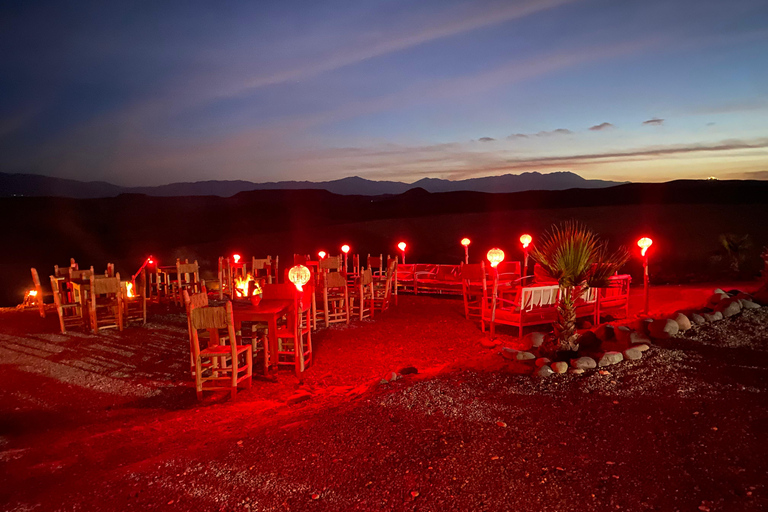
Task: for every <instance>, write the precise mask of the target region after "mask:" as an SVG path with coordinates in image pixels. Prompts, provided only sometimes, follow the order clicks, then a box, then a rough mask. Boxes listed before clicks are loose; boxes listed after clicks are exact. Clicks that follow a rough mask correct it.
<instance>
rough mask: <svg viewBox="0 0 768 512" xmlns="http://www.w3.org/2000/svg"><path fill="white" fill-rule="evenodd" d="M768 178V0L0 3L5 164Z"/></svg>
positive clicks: (137, 173)
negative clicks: (527, 172)
mask: <svg viewBox="0 0 768 512" xmlns="http://www.w3.org/2000/svg"><path fill="white" fill-rule="evenodd" d="M524 171H541V172H552V171H573V172H576V173H578V174H580V175H582V176H584V177H585V178H599V179H616V180H630V181H667V180H670V179H677V178H705V177H707V176H716V177H718V178H722V179H725V178H752V179H768V2H766V0H717V1H708V0H691V1H689V0H639V1H634V0H522V1H517V0H514V1H513V0H507V1H490V0H489V1H485V0H482V1H459V0H419V1H413V0H380V1H365V0H355V1H345V2H342V1H335V0H323V1H316V0H315V1H292V0H280V1H268V0H260V1H242V2H230V1H226V0H217V1H209V2H201V1H195V0H184V1H179V2H174V1H153V0H147V1H133V2H131V1H125V2H103V1H74V0H70V1H66V2H65V1H59V2H35V1H30V0H26V1H20V2H13V1H11V2H9V1H8V0H6V1H5V2H2V4H0V172H31V173H38V174H45V175H49V176H57V177H63V178H73V179H80V180H105V181H110V182H113V183H116V184H120V185H159V184H164V183H170V182H175V181H197V180H203V179H245V180H250V181H257V182H260V181H276V180H290V179H296V180H305V179H307V180H313V181H325V180H331V179H337V178H343V177H346V176H362V177H364V178H369V179H376V180H396V181H406V182H413V181H416V180H418V179H420V178H423V177H439V178H447V179H464V178H470V177H481V176H488V175H495V174H505V173H519V172H524Z"/></svg>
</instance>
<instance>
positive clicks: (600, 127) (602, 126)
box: [589, 123, 614, 132]
mask: <svg viewBox="0 0 768 512" xmlns="http://www.w3.org/2000/svg"><path fill="white" fill-rule="evenodd" d="M608 128H614V126H613V125H612V124H611V123H600V124H596V125H595V126H590V127H589V129H590V130H592V131H593V132H599V131H601V130H607V129H608Z"/></svg>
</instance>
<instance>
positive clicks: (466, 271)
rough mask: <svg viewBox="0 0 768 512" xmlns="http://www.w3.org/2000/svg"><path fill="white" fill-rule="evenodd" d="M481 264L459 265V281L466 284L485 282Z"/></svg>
mask: <svg viewBox="0 0 768 512" xmlns="http://www.w3.org/2000/svg"><path fill="white" fill-rule="evenodd" d="M483 267H484V265H483V264H482V263H463V264H462V265H461V270H460V275H461V279H462V280H463V281H464V282H465V283H466V284H478V283H482V282H484V281H485V269H484V268H483Z"/></svg>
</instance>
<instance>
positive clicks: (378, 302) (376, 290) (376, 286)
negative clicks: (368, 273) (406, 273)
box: [373, 260, 397, 312]
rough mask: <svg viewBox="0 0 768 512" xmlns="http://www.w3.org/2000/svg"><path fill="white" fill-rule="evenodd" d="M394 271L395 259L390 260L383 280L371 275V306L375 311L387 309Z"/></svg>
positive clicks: (395, 266)
mask: <svg viewBox="0 0 768 512" xmlns="http://www.w3.org/2000/svg"><path fill="white" fill-rule="evenodd" d="M396 271H397V260H390V264H389V266H388V268H387V272H386V274H385V279H384V281H377V280H376V277H375V276H374V277H373V308H374V310H375V311H376V310H378V311H382V312H383V311H386V310H387V309H389V305H390V302H391V299H392V288H393V286H394V278H395V272H396Z"/></svg>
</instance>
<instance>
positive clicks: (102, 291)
mask: <svg viewBox="0 0 768 512" xmlns="http://www.w3.org/2000/svg"><path fill="white" fill-rule="evenodd" d="M88 307H89V310H90V316H91V328H92V329H93V332H95V333H98V332H99V331H100V330H102V329H114V328H117V329H118V330H119V331H122V330H123V292H122V288H121V286H120V273H119V272H118V273H117V274H115V277H106V276H104V277H101V276H96V275H94V274H91V289H90V299H89V300H88Z"/></svg>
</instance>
